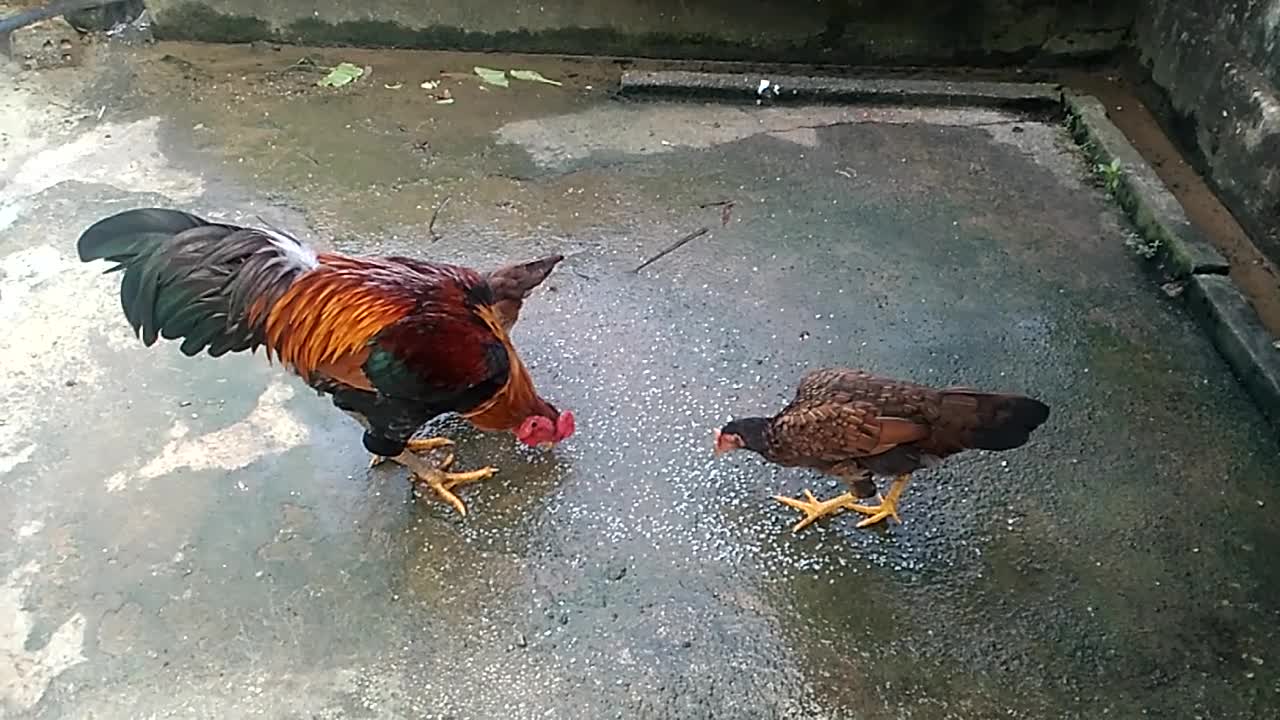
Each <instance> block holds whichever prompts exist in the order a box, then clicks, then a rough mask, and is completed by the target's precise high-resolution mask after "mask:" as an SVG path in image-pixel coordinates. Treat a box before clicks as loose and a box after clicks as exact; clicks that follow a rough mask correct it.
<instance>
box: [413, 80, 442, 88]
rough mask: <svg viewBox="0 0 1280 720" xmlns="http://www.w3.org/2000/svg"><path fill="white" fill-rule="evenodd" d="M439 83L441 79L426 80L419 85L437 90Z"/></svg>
mask: <svg viewBox="0 0 1280 720" xmlns="http://www.w3.org/2000/svg"><path fill="white" fill-rule="evenodd" d="M439 85H440V81H439V80H426V81H424V82H423V83H422V84H421V85H419V86H418V87H420V88H422V89H423V90H435V89H436V87H437V86H439Z"/></svg>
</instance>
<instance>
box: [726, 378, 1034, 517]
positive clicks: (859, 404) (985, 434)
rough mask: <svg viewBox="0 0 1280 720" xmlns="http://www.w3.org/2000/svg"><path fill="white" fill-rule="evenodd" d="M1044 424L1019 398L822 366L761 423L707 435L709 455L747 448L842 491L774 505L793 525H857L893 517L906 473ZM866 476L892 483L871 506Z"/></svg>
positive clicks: (1010, 442) (997, 445)
mask: <svg viewBox="0 0 1280 720" xmlns="http://www.w3.org/2000/svg"><path fill="white" fill-rule="evenodd" d="M1048 418H1049V407H1048V406H1047V405H1045V404H1044V403H1042V402H1040V401H1039V400H1034V399H1032V398H1028V397H1023V396H1021V395H1007V394H999V393H987V392H979V391H976V390H972V389H969V388H947V389H944V390H939V389H934V388H931V387H927V386H925V385H917V384H914V383H909V382H902V381H899V380H891V379H889V378H883V377H877V376H875V375H872V374H870V373H868V372H864V371H861V370H851V369H846V368H825V369H820V370H814V371H812V372H810V373H807V374H806V375H805V376H804V377H803V378H801V380H800V386H799V387H798V388H797V389H796V395H795V398H794V399H793V400H792V401H791V403H790V404H789V405H787V406H786V407H785V408H783V409H782V411H781V412H779V413H778V414H777V415H774V416H773V417H771V418H765V417H748V418H742V419H738V420H733V421H732V422H730V423H728V424H727V425H725V426H724V427H722V428H721V429H719V430H717V431H716V433H715V452H716V455H720V454H722V453H725V452H729V451H732V450H738V449H747V450H753V451H755V452H757V453H759V454H760V455H762V456H763V457H764V458H765V459H767V460H769V461H771V462H774V463H776V464H778V465H785V466H790V467H808V468H813V469H815V470H818V471H820V472H823V473H826V474H828V475H834V476H836V477H839V478H841V479H842V480H844V481H845V483H846V484H847V485H848V486H849V489H850V490H851V491H852V492H846V493H845V494H843V495H840V496H839V497H835V498H832V499H830V500H825V501H820V500H818V499H817V498H815V497H814V496H813V493H811V492H809V491H808V490H805V491H804V494H805V498H806V499H805V500H798V499H795V498H789V497H781V496H775V498H774V499H776V500H778V501H779V502H781V503H783V504H785V505H789V506H791V507H793V508H795V509H797V510H799V511H800V512H802V513H804V518H803V519H802V520H800V522H799V523H797V524H796V526H795V527H794V528H793V532H799V531H800V530H802V529H804V528H805V527H806V526H807V525H809V524H811V523H813V522H814V521H816V520H818V519H820V518H822V517H825V516H827V515H833V514H835V513H838V512H840V511H842V510H853V511H855V512H858V513H861V514H863V515H866V516H868V517H866V518H865V519H863V520H862V521H861V522H859V523H858V527H866V526H868V525H873V524H875V523H878V522H880V521H882V520H884V519H885V518H889V517H892V518H893V519H894V520H897V521H898V522H901V521H902V520H901V518H899V517H898V500H899V498H900V497H901V496H902V491H903V490H904V489H905V488H906V486H907V482H908V480H909V479H910V476H911V473H913V472H915V471H917V470H919V469H921V468H927V467H933V466H935V465H937V464H938V463H940V462H942V460H944V459H946V458H947V457H949V456H951V455H955V454H956V453H959V452H963V451H965V450H970V449H978V450H997V451H999V450H1012V449H1014V448H1017V447H1021V446H1022V445H1024V444H1025V443H1026V442H1027V440H1028V439H1029V438H1030V436H1031V432H1032V431H1034V430H1035V429H1036V428H1038V427H1039V426H1040V425H1041V424H1043V423H1044V421H1045V420H1047V419H1048ZM874 476H887V477H894V478H895V480H894V482H893V485H892V487H891V488H890V490H889V492H888V493H887V494H885V495H883V496H881V497H880V498H879V504H877V505H863V504H861V503H859V502H858V500H861V499H865V498H869V497H871V496H872V495H876V494H877V493H876V487H875V483H874V481H873V477H874Z"/></svg>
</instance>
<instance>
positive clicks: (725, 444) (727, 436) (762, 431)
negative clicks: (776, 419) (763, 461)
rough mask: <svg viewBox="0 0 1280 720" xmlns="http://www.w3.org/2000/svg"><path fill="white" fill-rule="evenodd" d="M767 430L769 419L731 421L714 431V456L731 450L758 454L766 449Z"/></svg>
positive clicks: (757, 418) (755, 418) (753, 418)
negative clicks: (750, 451) (749, 451)
mask: <svg viewBox="0 0 1280 720" xmlns="http://www.w3.org/2000/svg"><path fill="white" fill-rule="evenodd" d="M768 429H769V418H762V417H752V418H742V419H740V420H731V421H730V422H729V423H728V424H726V425H725V426H724V427H722V428H720V429H719V430H717V431H716V435H715V438H716V455H723V454H724V453H727V452H731V451H733V450H754V451H756V452H758V453H763V452H765V450H766V449H768V438H767V437H766V431H767V430H768Z"/></svg>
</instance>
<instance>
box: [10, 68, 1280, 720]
mask: <svg viewBox="0 0 1280 720" xmlns="http://www.w3.org/2000/svg"><path fill="white" fill-rule="evenodd" d="M302 53H303V51H301V50H294V49H274V48H271V47H256V48H211V47H199V46H183V45H160V46H156V47H151V48H146V49H136V50H135V49H128V48H119V47H114V46H101V47H98V48H96V49H95V51H94V54H93V55H92V56H91V57H90V65H89V67H88V68H86V69H79V70H60V71H52V72H47V73H44V74H40V75H31V74H24V75H18V74H15V73H14V71H12V70H11V69H10V70H6V71H5V72H6V75H5V76H4V77H3V79H0V83H2V84H3V87H4V88H5V92H4V93H0V123H3V125H2V126H0V153H2V154H3V159H2V160H0V162H2V163H3V165H2V166H0V167H2V168H3V169H2V170H0V172H2V173H3V174H2V175H0V181H2V182H3V184H0V229H2V230H3V232H0V321H2V323H3V328H4V332H3V334H0V359H2V362H0V395H3V397H4V398H5V412H4V414H3V416H0V531H3V532H5V533H7V535H8V538H9V539H8V540H7V542H4V543H2V544H0V716H4V717H12V718H24V719H26V718H31V719H38V720H45V719H52V718H77V719H81V720H90V719H95V718H235V717H259V716H260V717H272V718H285V719H290V720H292V719H298V720H302V719H308V720H310V719H316V718H497V717H516V718H526V717H563V718H571V717H592V718H594V717H600V718H610V717H617V718H710V717H735V718H737V717H740V718H860V719H867V718H902V717H911V718H929V719H932V718H939V719H940V718H989V717H1011V718H1043V717H1061V718H1075V717H1080V718H1084V717H1088V718H1094V717H1100V716H1104V715H1105V716H1110V717H1124V718H1132V717H1138V716H1140V715H1144V714H1145V715H1150V716H1156V717H1177V718H1193V717H1200V718H1242V717H1251V718H1271V717H1280V712H1278V711H1277V710H1276V708H1277V707H1280V673H1278V672H1277V667H1280V657H1278V656H1277V655H1276V648H1277V647H1280V629H1278V628H1280V623H1278V622H1277V619H1278V616H1280V599H1278V598H1280V565H1277V564H1276V563H1275V562H1274V560H1273V559H1271V558H1270V557H1269V554H1268V552H1267V551H1266V550H1265V549H1266V548H1267V547H1276V546H1277V545H1278V544H1280V529H1278V528H1280V526H1278V525H1277V523H1275V522H1274V519H1273V517H1274V513H1275V511H1276V508H1280V485H1277V483H1276V482H1275V469H1274V468H1275V462H1276V455H1277V446H1276V442H1275V440H1274V438H1273V437H1271V436H1270V435H1269V433H1268V432H1267V430H1266V429H1265V425H1264V423H1263V421H1262V419H1261V418H1260V416H1259V415H1258V413H1257V412H1256V411H1255V409H1254V407H1253V406H1252V405H1251V404H1250V402H1249V400H1248V398H1246V397H1245V396H1244V395H1243V393H1242V392H1241V390H1240V388H1239V387H1238V386H1237V384H1236V382H1235V381H1234V380H1233V379H1232V378H1231V377H1230V375H1229V374H1228V372H1227V370H1226V368H1225V366H1224V364H1223V363H1222V361H1221V360H1220V359H1219V358H1218V357H1217V356H1216V355H1215V353H1214V351H1213V349H1212V348H1211V347H1210V345H1209V344H1208V342H1207V341H1206V340H1205V339H1204V338H1203V337H1202V336H1201V334H1200V333H1199V332H1198V331H1197V330H1196V329H1195V328H1194V327H1193V326H1192V324H1191V322H1190V320H1189V319H1188V318H1187V317H1185V316H1184V314H1183V313H1182V311H1181V310H1180V309H1179V307H1178V306H1177V305H1176V304H1175V303H1174V302H1172V301H1171V300H1169V299H1168V298H1166V297H1165V296H1164V295H1163V294H1162V293H1161V291H1160V289H1159V288H1157V287H1154V286H1153V285H1152V284H1151V283H1150V282H1149V281H1147V280H1146V279H1145V278H1144V277H1143V276H1142V274H1141V272H1142V271H1141V270H1140V266H1139V263H1138V262H1136V261H1135V259H1134V258H1133V256H1132V253H1133V249H1132V248H1130V247H1128V246H1127V245H1126V237H1127V234H1126V230H1125V228H1124V227H1123V226H1122V224H1121V220H1120V217H1119V215H1118V214H1117V212H1116V211H1114V210H1113V209H1112V208H1111V207H1109V206H1108V204H1107V202H1106V200H1105V198H1104V196H1103V194H1102V192H1101V191H1100V190H1099V189H1097V188H1096V187H1094V186H1093V185H1092V184H1091V183H1090V182H1089V181H1087V180H1086V179H1085V178H1086V175H1087V173H1086V170H1085V167H1084V165H1083V163H1082V161H1081V160H1080V159H1079V158H1078V157H1077V155H1076V154H1075V151H1074V149H1073V148H1072V146H1071V145H1070V143H1069V142H1068V140H1067V138H1066V137H1065V134H1064V133H1063V131H1062V129H1061V128H1060V127H1058V126H1057V125H1055V124H1052V123H1047V122H1043V121H1039V120H1037V119H1034V118H1021V117H1014V116H1010V115H1005V114H1001V113H997V112H990V111H970V110H964V109H958V108H951V109H932V110H931V109H913V108H904V109H893V110H888V109H876V108H829V107H828V108H822V107H813V108H786V109H779V108H757V107H728V106H714V105H697V104H690V105H675V104H638V103H622V102H617V101H613V100H611V99H610V98H609V97H608V95H607V92H606V90H607V86H608V83H609V82H610V78H611V77H613V73H614V70H613V69H612V66H611V65H610V64H608V63H603V62H600V63H596V62H578V63H565V62H560V61H554V60H548V59H537V60H527V59H526V60H515V59H510V58H503V57H499V56H484V57H483V58H481V59H476V58H470V57H465V56H459V55H424V54H413V53H372V52H363V53H361V52H354V51H352V52H347V51H337V50H334V51H328V52H325V53H321V54H319V55H317V56H316V59H317V61H318V62H319V63H320V64H322V65H331V64H334V63H336V62H338V61H339V60H344V59H352V60H353V61H355V62H358V63H362V64H364V63H367V64H368V65H369V66H370V67H371V68H372V74H371V75H368V76H367V77H365V78H362V79H361V80H359V81H357V83H356V84H355V85H354V86H352V87H348V88H343V89H341V90H332V89H321V88H318V87H316V86H315V84H314V83H315V80H316V77H317V75H316V74H315V73H313V72H309V71H308V70H307V68H308V65H307V63H302V64H301V65H298V64H295V61H297V60H299V58H300V57H301V56H302ZM516 62H518V63H520V66H523V67H533V68H535V69H538V70H540V71H542V73H543V74H544V75H546V76H548V77H552V78H556V79H559V80H563V81H564V83H565V84H564V86H562V87H553V86H549V85H535V84H528V83H524V82H519V81H513V83H512V85H511V87H509V88H497V87H490V88H485V87H482V86H481V85H480V83H479V81H478V80H475V79H474V78H471V77H468V76H467V74H468V73H470V71H471V68H472V66H473V65H475V64H477V63H482V64H485V65H487V66H490V67H515V66H516V65H513V63H516ZM441 71H448V72H452V73H459V74H460V75H457V76H453V75H446V76H444V77H443V83H444V85H443V86H444V87H448V88H449V89H450V90H451V93H452V96H453V97H454V99H455V100H456V102H455V103H453V104H451V105H440V104H437V103H435V102H434V100H432V99H430V98H428V97H427V96H428V93H429V92H437V93H438V92H439V91H440V90H439V89H438V88H437V89H436V90H433V91H429V90H425V89H423V88H421V87H420V83H422V82H423V81H424V80H428V79H438V78H441V76H440V74H439V73H440V72H441ZM445 198H451V200H450V202H448V203H447V204H446V205H445V206H444V207H443V209H442V210H440V212H439V213H438V218H437V219H436V223H435V230H436V231H437V232H438V233H439V234H440V235H441V238H440V239H439V240H438V241H435V242H433V241H432V240H431V239H430V233H429V232H428V228H427V226H428V224H429V223H430V221H431V218H432V215H433V214H434V213H435V212H436V210H437V208H439V207H440V204H441V203H442V202H443V200H444V199H445ZM724 200H731V201H733V202H734V203H735V205H734V207H733V209H732V212H731V215H730V217H729V222H728V224H727V226H724V227H722V226H721V224H720V223H721V209H720V208H719V207H709V208H700V207H699V206H700V205H702V204H706V203H713V202H718V201H724ZM156 204H160V205H171V206H177V207H182V208H188V209H193V210H196V211H199V212H202V213H205V214H207V215H211V216H215V217H218V218H226V219H231V220H241V221H245V222H258V218H259V217H260V218H262V219H263V220H266V221H269V222H272V223H274V224H277V225H282V226H286V227H289V228H290V229H293V230H295V231H297V232H299V233H303V234H305V235H307V236H309V237H314V238H315V239H316V241H317V242H318V243H319V244H321V245H322V246H327V247H336V248H339V249H342V250H346V251H351V252H366V253H391V252H400V253H412V254H416V255H424V256H428V257H434V258H440V259H446V260H452V261H464V262H467V263H471V264H474V265H476V266H478V267H490V266H493V265H495V264H497V263H499V262H501V261H504V260H510V259H518V258H526V257H532V256H535V255H538V254H540V253H544V252H548V251H558V252H563V253H565V254H566V255H568V256H569V259H568V260H566V262H565V263H564V264H563V265H562V267H561V268H560V269H559V270H558V271H557V272H556V274H555V275H554V276H553V278H552V280H550V281H549V282H548V284H547V285H546V287H545V288H544V289H543V290H542V291H540V292H539V293H538V294H537V296H536V297H535V298H534V299H533V300H532V301H531V302H530V303H528V304H527V306H526V310H525V312H524V315H523V317H522V319H521V321H520V324H519V325H518V326H517V329H516V332H515V335H516V340H517V342H518V345H519V347H520V349H521V351H522V353H523V355H524V356H525V357H526V358H527V360H528V362H529V363H530V365H531V367H532V372H533V374H534V376H535V378H536V380H537V382H538V384H539V387H540V388H541V389H542V390H543V391H544V392H545V393H546V394H547V395H548V396H549V397H550V398H552V399H553V400H554V401H555V402H556V403H557V404H560V405H561V406H564V407H570V408H573V409H574V410H575V412H576V413H577V415H578V426H579V430H578V434H577V435H576V436H575V438H573V439H572V440H571V441H570V442H568V443H566V444H565V445H563V446H562V447H560V448H559V449H557V450H556V451H555V452H554V453H552V454H547V455H538V454H533V453H529V452H524V451H521V450H518V449H517V448H516V447H515V445H514V442H513V441H512V440H511V439H510V438H509V437H496V436H485V435H481V434H480V433H477V432H475V431H473V430H470V429H468V428H464V427H461V426H460V425H459V424H457V423H456V422H452V421H450V422H446V423H442V424H441V428H442V429H444V430H445V431H447V432H449V433H450V434H452V435H453V436H454V437H455V438H457V439H458V441H459V448H458V450H459V456H460V460H461V463H462V464H464V465H465V466H476V465H479V464H482V463H494V464H497V465H499V466H500V467H501V470H502V471H501V473H500V474H499V476H498V477H497V478H495V479H494V480H492V481H489V482H486V483H483V484H480V485H477V486H474V487H470V488H468V489H467V490H466V491H465V492H464V499H465V500H466V502H467V503H468V505H469V507H470V509H471V514H470V515H469V516H468V517H466V518H465V519H460V518H459V517H458V516H456V515H454V514H453V513H452V511H450V510H448V509H447V508H446V507H445V506H444V505H442V504H440V503H437V502H434V501H425V502H424V501H415V500H413V499H412V498H411V497H410V494H409V490H408V487H407V483H406V481H405V475H404V472H403V471H402V470H401V469H399V468H396V467H383V468H379V469H376V470H373V471H367V470H366V469H365V462H366V460H367V458H366V455H365V454H364V452H363V450H362V448H361V446H360V440H359V430H358V429H357V428H356V426H355V425H354V424H353V423H352V422H351V421H350V420H349V419H347V418H346V417H345V416H344V415H343V414H341V413H338V412H336V411H335V410H334V409H333V408H332V407H331V406H330V405H329V404H328V403H327V402H326V401H324V400H321V399H319V398H316V397H315V396H314V395H312V394H310V393H308V392H305V391H304V388H303V387H302V386H301V384H300V383H298V382H297V381H295V380H293V379H291V378H289V377H287V376H285V375H283V374H281V373H280V372H279V371H278V370H274V369H272V368H270V367H268V366H267V364H266V363H265V362H264V361H263V360H262V358H260V357H256V358H255V357H225V358H221V359H217V360H214V359H209V358H198V359H189V358H183V357H181V356H180V355H179V353H178V352H177V350H176V348H175V347H173V346H172V345H164V346H157V347H154V348H151V349H150V350H147V349H144V348H143V347H142V346H141V343H140V342H138V341H137V340H136V339H134V338H133V337H132V335H131V333H130V332H129V329H128V326H127V324H126V323H125V321H124V319H123V317H122V315H121V313H120V310H119V306H118V300H117V295H116V292H117V283H118V280H117V279H116V278H115V277H114V276H112V277H104V276H102V275H100V274H99V270H100V268H99V267H97V266H84V265H81V264H80V263H79V262H78V261H77V259H76V256H75V249H74V241H75V238H76V237H77V235H78V233H79V232H80V231H81V230H83V229H84V228H85V227H86V226H87V225H88V224H89V223H91V222H93V221H94V220H96V219H98V218H99V217H102V216H103V215H105V214H107V213H111V212H114V211H117V210H120V209H123V208H126V207H131V206H138V205H156ZM702 225H706V226H708V227H710V228H711V232H710V233H709V234H708V235H706V236H705V237H701V238H698V239H697V240H694V241H693V242H691V243H689V244H688V245H687V246H685V247H684V248H682V249H680V250H679V251H677V252H675V253H673V254H672V255H670V256H668V257H666V258H664V259H663V260H660V261H658V262H657V263H655V264H653V265H652V266H650V267H649V268H647V269H645V270H644V271H643V272H641V273H639V274H632V273H630V272H628V271H629V270H630V269H631V268H633V267H634V266H635V265H637V264H639V263H640V262H641V261H642V260H643V259H644V258H646V257H648V256H649V255H651V254H653V253H655V252H657V251H658V250H659V249H660V248H662V247H663V246H665V245H667V244H668V243H670V242H671V241H673V240H675V239H676V238H678V237H679V236H681V235H683V234H685V233H687V232H689V231H691V230H693V229H695V228H697V227H699V226H702ZM828 363H841V364H851V365H858V366H862V367H867V368H872V369H875V370H877V371H879V372H883V373H888V374H894V375H898V376H902V377H906V378H914V379H917V380H921V381H928V382H934V383H938V384H949V383H967V384H976V385H982V386H989V387H993V388H1001V389H1009V390H1015V391H1025V392H1029V393H1032V394H1034V395H1036V396H1038V397H1041V398H1043V399H1044V400H1046V401H1047V402H1048V403H1049V404H1050V405H1052V406H1053V408H1054V411H1053V415H1052V417H1051V418H1050V420H1049V422H1048V424H1047V425H1046V426H1045V427H1044V428H1043V429H1042V430H1041V431H1040V432H1039V433H1038V434H1037V435H1036V436H1035V438H1034V440H1033V442H1032V444H1030V445H1029V446H1027V447H1025V448H1023V449H1021V450H1018V451H1014V452H1010V453H1005V454H1000V455H982V454H971V455H968V456H962V457H960V458H957V459H956V460H955V461H953V462H951V463H949V464H948V465H947V466H946V467H944V468H941V469H937V470H934V471H930V472H926V473H921V474H920V475H919V476H918V478H917V482H916V483H915V484H913V486H912V487H911V489H910V490H909V491H908V493H907V495H906V496H905V502H904V505H903V514H904V520H905V521H906V522H905V524H903V525H900V526H890V527H883V528H876V529H873V530H869V531H868V530H861V531H860V530H855V529H854V528H853V523H852V522H850V519H849V518H841V519H836V520H834V521H831V522H827V523H826V524H824V525H822V526H820V527H818V528H816V529H815V530H813V531H810V532H807V533H804V534H802V535H800V536H794V535H792V534H791V533H790V532H789V529H790V527H791V525H792V523H793V522H794V521H795V519H796V518H795V517H794V515H793V514H792V512H791V511H789V510H787V509H786V508H783V507H781V506H779V505H778V504H777V503H775V502H773V501H772V500H770V499H769V496H770V495H772V494H775V493H777V492H779V491H781V492H786V493H791V494H796V493H798V492H799V491H800V489H801V488H805V487H810V488H813V489H814V490H815V491H817V492H818V493H819V494H820V495H828V494H831V493H834V492H836V491H837V488H836V487H835V485H834V484H833V483H832V482H830V481H828V480H826V479H821V478H817V477H815V476H813V475H812V474H810V473H807V472H804V471H799V470H780V469H778V468H774V467H770V466H766V465H764V464H762V463H761V462H759V461H758V460H756V459H753V458H751V457H747V456H743V457H731V458H722V459H720V460H719V461H717V460H716V459H714V458H713V457H712V455H711V452H710V449H711V430H712V428H714V427H716V426H718V425H719V424H721V423H722V422H723V421H725V420H726V419H727V418H729V417H730V416H732V415H743V414H748V413H754V412H769V411H772V410H773V409H776V408H777V407H779V406H780V404H781V403H782V402H783V401H784V399H785V398H786V397H788V396H789V394H790V392H791V389H792V387H793V384H794V382H795V380H796V378H797V377H798V376H799V374H800V373H801V372H802V371H803V369H805V368H808V367H812V366H815V365H820V364H828Z"/></svg>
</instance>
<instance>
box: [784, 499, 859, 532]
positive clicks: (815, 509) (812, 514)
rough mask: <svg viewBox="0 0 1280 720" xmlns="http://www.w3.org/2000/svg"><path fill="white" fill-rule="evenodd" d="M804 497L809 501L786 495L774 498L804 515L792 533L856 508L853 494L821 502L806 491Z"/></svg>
mask: <svg viewBox="0 0 1280 720" xmlns="http://www.w3.org/2000/svg"><path fill="white" fill-rule="evenodd" d="M804 496H805V497H806V498H807V500H797V499H796V498H791V497H786V496H785V495H774V496H773V499H774V500H777V501H778V502H780V503H782V504H783V505H786V506H788V507H793V508H795V509H796V510H799V511H800V512H802V513H804V518H803V519H801V520H800V522H798V523H796V526H795V527H793V528H791V532H793V533H798V532H800V531H801V530H803V529H805V528H806V527H808V526H809V525H811V524H812V523H814V522H816V521H817V520H819V519H821V518H824V517H826V516H828V515H835V514H836V513H838V512H840V511H841V510H844V509H845V508H849V507H856V506H855V505H854V504H853V503H854V497H853V494H852V493H845V494H843V495H840V496H838V497H834V498H831V499H830V500H819V499H818V498H816V497H814V496H813V493H811V492H809V491H808V490H805V491H804Z"/></svg>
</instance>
